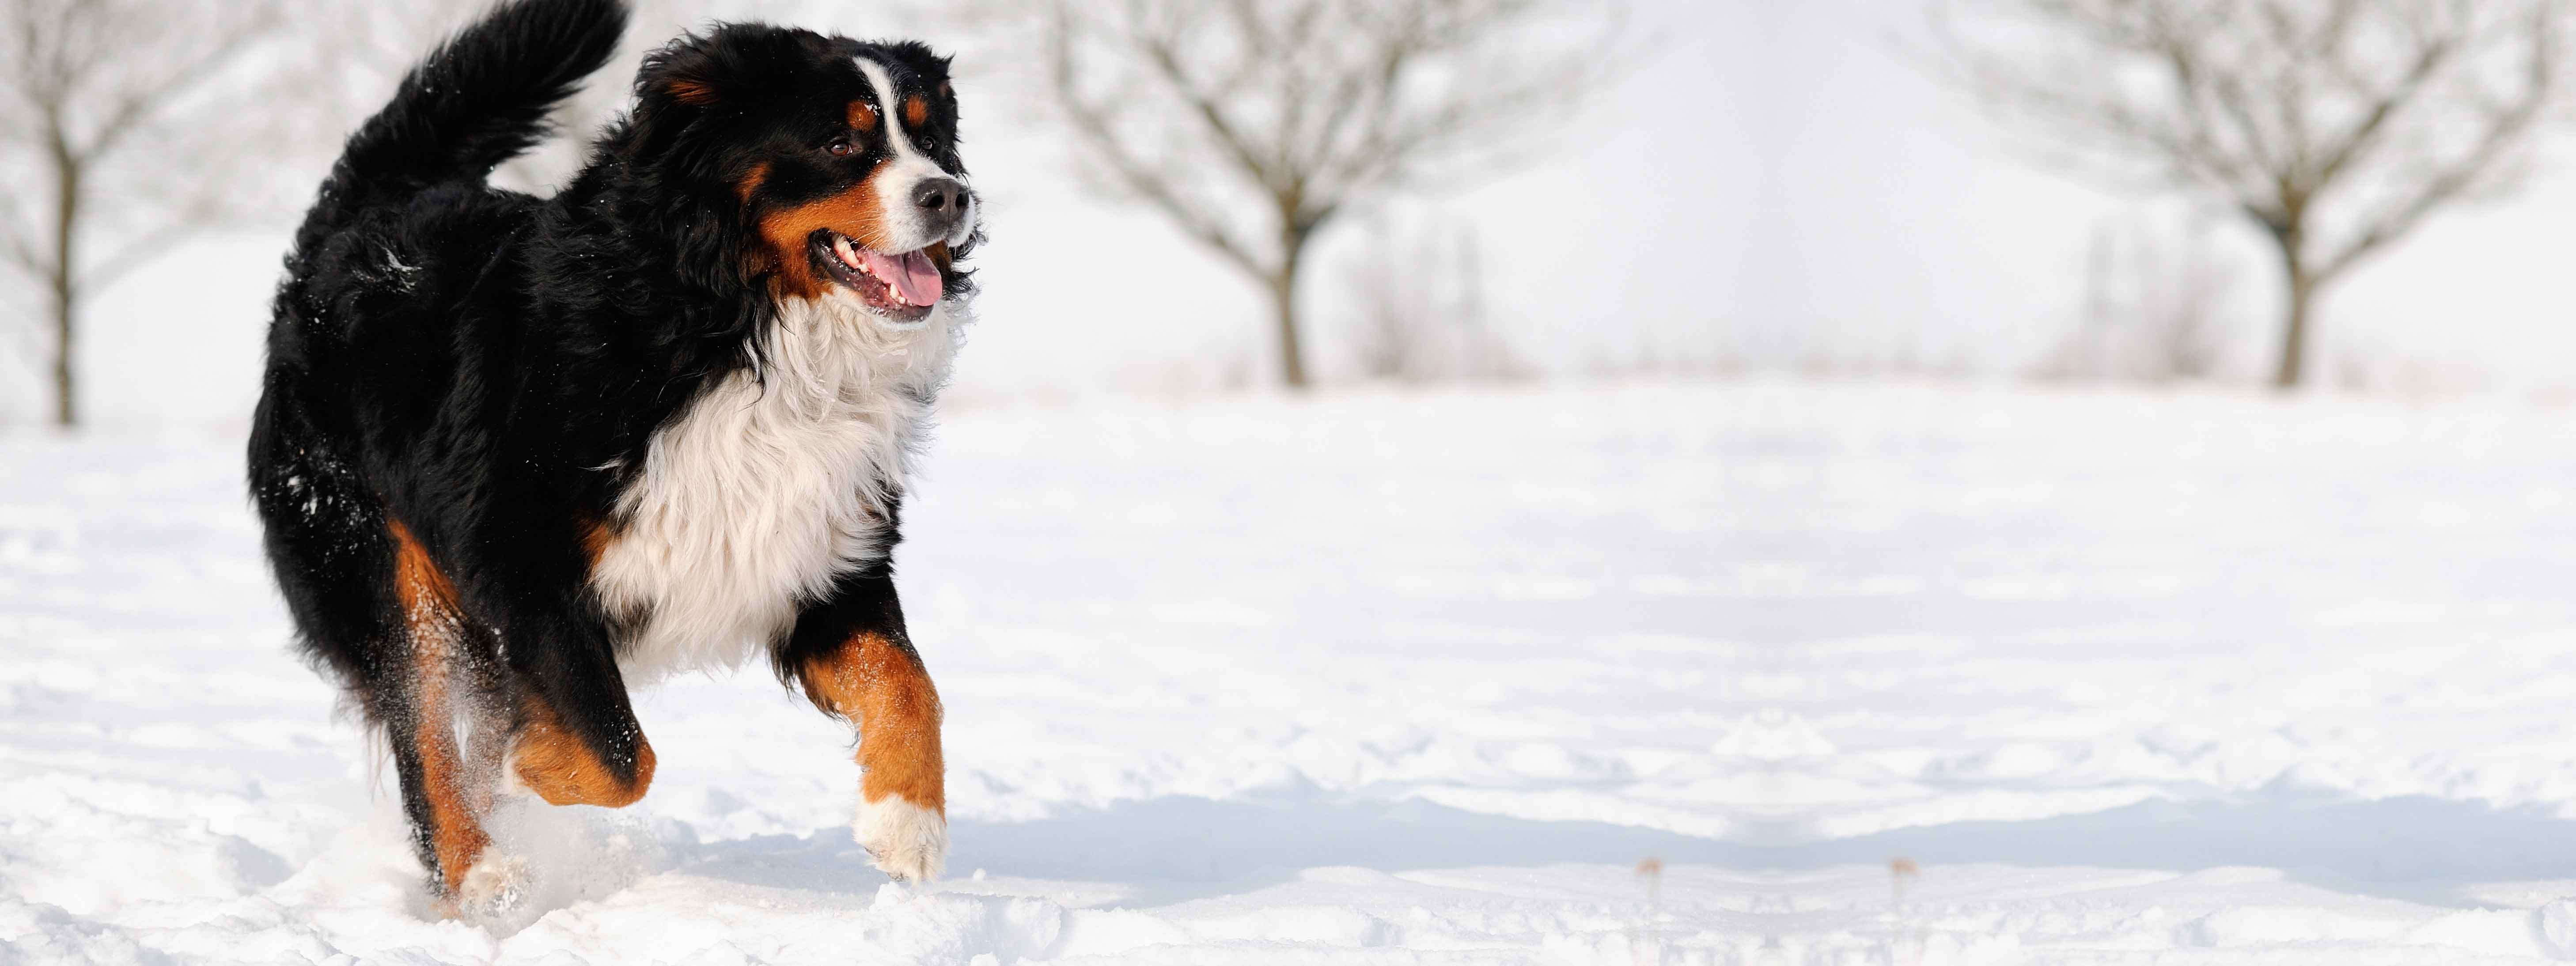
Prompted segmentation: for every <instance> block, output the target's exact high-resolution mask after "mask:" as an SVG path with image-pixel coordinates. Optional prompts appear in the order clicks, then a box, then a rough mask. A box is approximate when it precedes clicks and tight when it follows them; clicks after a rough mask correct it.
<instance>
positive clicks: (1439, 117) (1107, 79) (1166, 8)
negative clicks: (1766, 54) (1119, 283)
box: [984, 0, 1617, 387]
mask: <svg viewBox="0 0 2576 966" xmlns="http://www.w3.org/2000/svg"><path fill="white" fill-rule="evenodd" d="M984 15H985V16H986V17H988V18H991V19H994V20H999V21H1005V22H1010V23H1014V24H1016V26H1018V27H1020V28H1022V29H1023V31H1024V33H1025V35H1026V36H1028V37H1030V38H1032V40H1031V41H1030V42H1031V43H1032V44H1033V45H1034V47H1035V48H1036V51H1037V53H1038V54H1039V55H1040V56H1038V57H1037V58H1036V59H1037V60H1038V61H1039V62H1040V63H1042V64H1043V67H1044V70H1045V72H1046V74H1047V81H1048V87H1049V88H1050V90H1051V91H1052V92H1053V95H1054V99H1055V106H1056V107H1057V108H1058V109H1059V110H1060V112H1061V114H1062V115H1063V117H1064V118H1065V119H1066V120H1068V121H1069V122H1070V123H1071V126H1072V128H1073V130H1074V131H1075V132H1076V133H1077V135H1078V137H1079V141H1080V144H1081V147H1082V149H1083V153H1084V155H1085V156H1086V157H1087V159H1088V160H1089V161H1091V162H1093V163H1094V165H1095V167H1096V169H1097V173H1099V174H1101V175H1103V176H1105V180H1107V181H1108V182H1109V183H1110V184H1111V185H1112V186H1114V187H1116V188H1119V189H1122V190H1124V191H1125V192H1126V193H1128V194H1131V195H1133V196H1134V197H1135V198H1137V199H1140V200H1141V201H1143V202H1144V203H1145V204H1147V205H1149V206H1151V207H1152V208H1153V209H1154V210H1156V211H1158V212H1160V213H1161V214H1162V215H1163V216H1165V217H1166V218H1168V219H1170V220H1171V221H1172V222H1173V223H1174V224H1176V225H1177V226H1179V227H1180V228H1181V230H1182V231H1184V232H1186V233H1187V234H1188V235H1189V237H1190V238H1192V239H1194V240H1196V241H1197V242H1199V243H1200V244H1202V245H1204V246H1205V247H1206V248H1208V249H1209V250H1210V251H1213V252H1215V253H1216V254H1217V255H1218V256H1219V257H1221V258H1222V259H1223V260H1224V261H1225V262H1226V263H1228V264H1230V265H1233V266H1234V267H1236V268H1237V269H1240V270H1241V271H1242V272H1243V273H1244V274H1246V275H1248V276H1250V277H1251V278H1252V279H1253V280H1254V281H1256V282H1258V283H1259V284H1260V285H1261V286H1262V287H1263V288H1264V289H1265V290H1266V291H1267V293H1268V295H1269V298H1270V304H1271V312H1272V316H1273V318H1274V321H1275V325H1276V329H1277V333H1278V342H1279V372H1280V375H1281V378H1282V379H1284V380H1285V381H1286V382H1287V384H1288V385H1290V386H1299V387H1302V386H1305V385H1306V384H1307V383H1308V381H1309V378H1308V373H1307V367H1306V359H1305V350H1304V349H1303V347H1302V346H1301V343H1302V342H1303V335H1302V330H1301V326H1300V324H1299V318H1298V301H1297V287H1298V281H1299V279H1300V277H1301V272H1302V270H1303V269H1304V268H1305V267H1306V261H1307V252H1308V248H1309V246H1310V245H1311V244H1312V243H1313V241H1314V240H1315V238H1316V237H1317V234H1318V233H1319V232H1321V231H1322V230H1323V229H1324V228H1325V227H1326V226H1327V225H1329V224H1331V223H1332V222H1333V221H1334V219H1335V218H1336V217H1337V216H1340V215H1342V214H1343V213H1344V212H1345V211H1346V210H1348V208H1349V206H1350V205H1351V204H1352V203H1353V202H1354V201H1357V200H1359V199H1362V198H1365V197H1369V196H1372V195H1377V194H1382V193H1391V192H1396V191H1401V190H1406V189H1411V188H1416V187H1420V186H1422V185H1424V184H1425V183H1426V182H1429V181H1432V180H1434V179H1438V180H1439V181H1440V183H1441V184H1443V185H1452V186H1454V185H1455V184H1457V183H1459V180H1460V179H1462V178H1465V177H1468V176H1472V175H1475V174H1479V173H1484V172H1488V171H1491V170H1493V169H1494V167H1496V166H1497V165H1498V164H1501V163H1504V162H1507V161H1509V160H1511V159H1513V158H1515V157H1518V156H1526V154H1527V153H1528V152H1527V150H1526V149H1528V148H1530V147H1532V146H1533V145H1534V144H1536V143H1537V142H1538V141H1540V140H1541V139H1543V138H1545V137H1547V136H1548V135H1551V134H1555V133H1558V132H1562V131H1564V130H1566V129H1568V128H1569V127H1570V126H1571V124H1572V123H1573V121H1574V120H1575V119H1574V118H1573V117H1571V116H1569V115H1568V114H1567V113H1565V112H1566V111H1567V110H1568V109H1570V108H1571V106H1572V105H1573V104H1574V103H1575V102H1576V100H1577V99H1578V98H1579V97H1580V96H1581V95H1582V94H1584V93H1585V92H1586V91H1587V90H1589V89H1592V88H1595V87H1597V86H1599V82H1600V81H1601V80H1603V79H1604V78H1605V76H1606V75H1605V71H1604V69H1603V68H1604V66H1605V65H1608V64H1611V63H1615V62H1616V61H1617V57H1616V56H1615V54H1607V53H1605V52H1604V51H1603V50H1602V49H1601V48H1600V45H1599V42H1600V41H1602V40H1603V39H1604V38H1607V37H1609V36H1610V35H1611V28H1612V26H1613V25H1614V24H1615V23H1616V19H1615V18H1605V17H1603V16H1602V15H1601V13H1600V8H1598V7H1575V6H1570V5H1567V6H1560V5H1558V4H1557V3H1554V2H1550V0H1114V2H1113V0H1020V2H1014V0H994V2H991V3H988V4H986V5H985V9H984Z"/></svg>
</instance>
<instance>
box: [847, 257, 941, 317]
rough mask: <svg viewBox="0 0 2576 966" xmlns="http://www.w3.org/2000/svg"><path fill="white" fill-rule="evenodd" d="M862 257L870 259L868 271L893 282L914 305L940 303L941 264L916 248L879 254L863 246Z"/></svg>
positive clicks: (895, 287)
mask: <svg viewBox="0 0 2576 966" xmlns="http://www.w3.org/2000/svg"><path fill="white" fill-rule="evenodd" d="M859 257H861V258H865V259H867V260H868V271H870V272H873V273H875V274H876V277H878V278H880V279H884V280H885V282H886V284H889V285H892V286H894V289H895V291H896V292H898V293H901V294H902V295H903V300H904V301H906V302H910V303H912V304H914V305H937V304H939V290H940V284H939V266H936V265H932V264H930V256H928V255H924V254H922V253H920V252H917V251H914V252H906V253H904V254H901V255H879V254H877V253H875V252H872V251H868V250H866V249H860V250H859Z"/></svg>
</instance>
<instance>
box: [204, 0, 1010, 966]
mask: <svg viewBox="0 0 2576 966" xmlns="http://www.w3.org/2000/svg"><path fill="white" fill-rule="evenodd" d="M626 20H627V12H626V9H625V6H624V4H623V3H621V2H618V0H510V2H507V3H505V4H503V5H502V6H500V7H498V8H497V9H495V10H493V11H492V12H491V13H490V14H489V15H488V16H486V17H485V18H484V19H483V20H482V21H481V22H479V23H477V24H475V25H474V26H472V27H469V28H467V29H466V30H464V31H463V32H462V33H460V34H458V35H457V36H455V37H454V38H452V39H450V40H449V41H448V42H447V43H446V44H445V45H444V46H442V47H441V48H439V49H438V50H437V51H436V52H435V53H433V54H432V55H431V56H430V57H429V58H428V59H427V60H426V61H424V62H423V63H421V64H420V65H419V66H417V67H415V68H414V69H413V70H412V71H411V72H410V74H409V75H408V76H407V77H406V78H405V79H404V80H403V82H402V84H401V86H400V88H399V89H398V90H397V91H396V92H395V94H394V97H393V100H392V102H391V103H389V104H387V105H386V106H385V107H384V109H383V110H382V111H381V112H380V113H378V114H377V115H376V116H375V117H374V118H372V119H371V120H369V121H367V122H366V124H365V125H364V126H362V127H360V128H359V129H358V131H357V132H356V133H355V134H354V135H352V136H351V137H350V138H349V141H348V144H347V148H346V151H345V153H343V154H342V155H341V157H340V159H339V161H338V163H337V164H336V166H334V168H333V169H332V171H331V173H330V175H329V177H328V178H327V179H326V180H325V181H324V182H323V183H322V187H321V191H320V194H319V196H318V198H317V200H316V201H315V202H314V205H313V207H312V209H311V211H310V212H309V213H307V215H306V216H305V220H304V223H303V225H302V226H301V228H300V229H299V230H298V231H297V232H296V235H295V243H294V250H293V252H292V253H291V254H290V255H289V256H288V258H287V261H286V269H287V270H286V279H285V281H284V283H283V284H282V285H281V287H280V288H279V290H278V293H277V299H276V306H275V318H274V321H273V322H272V324H271V326H270V329H269V336H268V363H267V370H266V375H265V378H264V381H263V387H262V395H261V397H260V403H259V408H258V412H257V415H256V417H255V422H254V426H253V428H252V431H251V438H250V454H249V455H250V490H251V494H252V498H253V500H254V502H255V503H256V505H257V508H258V512H259V515H260V518H261V520H262V522H263V523H264V524H265V526H266V550H267V556H268V560H269V563H270V565H271V567H272V568H273V569H274V571H275V573H276V577H277V582H278V586H279V587H280V588H281V590H282V591H283V593H284V596H285V598H286V601H287V604H288V607H289V610H290V611H291V612H292V614H293V616H294V620H295V626H296V629H297V640H298V644H299V646H300V647H301V648H302V649H303V651H304V652H306V653H307V654H308V655H309V656H310V658H311V660H312V661H313V663H314V664H315V666H316V667H317V669H319V670H321V671H322V672H323V673H325V674H326V675H327V676H329V677H331V678H333V679H335V680H336V682H337V683H339V684H340V685H341V686H343V687H344V688H345V689H346V691H347V693H348V695H349V698H350V704H351V705H353V706H354V707H355V708H356V709H358V710H359V711H360V712H361V713H363V715H364V716H365V718H366V719H367V721H368V722H369V724H370V725H371V726H373V727H374V728H376V729H379V730H380V731H381V733H382V735H383V736H384V738H385V739H386V741H387V743H388V744H390V746H391V749H392V757H393V761H394V763H395V765H396V768H397V771H398V774H399V777H400V782H401V786H402V796H403V804H404V808H405V812H406V814H407V816H408V817H409V819H410V823H411V832H412V844H413V846H414V848H415V850H416V851H417V852H418V854H419V857H420V860H421V863H422V864H423V865H424V866H425V867H426V868H427V870H428V874H429V879H430V888H431V891H432V893H433V895H434V896H435V898H436V900H437V902H438V904H439V906H440V908H441V909H442V910H443V911H445V912H447V913H448V914H467V915H470V914H473V913H474V912H475V910H476V909H478V908H482V907H486V906H488V905H489V904H491V903H494V902H497V901H501V898H500V897H503V896H506V895H507V894H508V893H509V892H510V890H511V886H512V883H511V877H512V872H511V866H512V864H513V863H514V861H515V860H512V859H510V858H508V857H506V856H502V855H499V854H498V853H497V852H496V851H495V850H494V849H493V847H492V843H491V839H490V837H489V835H487V833H486V832H485V831H484V827H483V817H484V815H485V813H486V812H487V810H488V809H489V808H490V807H491V805H492V803H493V801H494V799H495V797H496V795H498V794H501V793H503V792H505V791H506V792H519V791H532V792H534V793H535V794H536V795H537V796H539V797H541V798H543V799H544V800H545V801H547V802H550V803H553V804H557V805H568V804H585V805H600V806H607V807H619V806H624V805H627V804H629V803H632V802H634V801H635V800H636V799H638V798H640V797H641V796H643V794H644V791H645V787H646V786H647V785H649V784H650V783H651V782H652V779H653V747H652V745H651V744H649V743H647V742H646V741H645V739H644V733H643V731H642V729H641V728H639V727H638V726H637V724H636V720H635V715H634V711H633V710H632V707H631V706H630V704H629V703H628V697H627V689H628V688H629V686H631V685H635V684H639V683H644V682H647V681H650V680H652V679H654V678H656V677H658V676H661V675H664V674H668V673H670V672H672V671H676V670H682V669H690V668H709V667H724V666H731V665H735V664H738V663H740V662H743V661H745V660H747V659H749V658H750V657H752V656H753V655H755V654H758V655H763V656H765V657H767V659H768V660H769V663H770V664H771V665H772V666H773V667H774V668H775V669H776V671H777V674H778V677H779V679H780V681H781V683H783V684H787V685H789V686H791V687H800V688H801V689H802V690H803V692H804V693H805V695H807V696H808V697H809V698H811V699H812V701H813V702H814V704H815V706H816V707H818V708H820V709H821V710H822V711H823V712H825V713H826V714H829V715H833V716H836V717H839V718H841V719H844V720H846V721H847V722H849V723H850V724H851V725H852V726H853V727H855V728H856V729H857V732H858V738H859V743H858V753H857V759H858V765H859V767H860V769H861V777H860V780H859V794H858V806H857V816H856V821H855V828H854V832H855V835H856V838H857V839H858V841H859V843H860V844H861V845H864V846H865V847H866V848H867V850H868V851H869V853H870V854H871V855H872V856H873V857H874V859H875V862H876V865H877V866H878V867H879V868H881V869H883V870H885V871H886V872H887V873H889V874H892V875H894V876H896V877H898V878H901V879H907V880H925V879H929V878H932V877H934V876H936V875H937V874H938V872H939V870H940V868H941V864H942V859H943V856H944V854H945V851H946V848H947V831H946V829H947V819H946V814H947V812H946V801H945V797H944V792H943V788H944V782H943V768H942V765H941V759H940V739H939V727H940V705H939V697H938V694H937V692H936V690H935V689H933V687H932V686H931V681H930V677H929V675H928V674H927V673H926V672H925V670H924V669H923V666H922V661H921V657H920V655H919V654H918V653H916V652H915V651H914V649H913V645H912V641H911V640H910V638H909V637H908V636H907V635H906V634H905V631H904V620H903V610H902V607H901V606H900V604H899V603H898V602H897V600H896V595H895V585H894V578H893V574H892V571H891V569H890V567H889V565H888V558H889V554H890V552H891V551H892V549H893V547H894V545H895V541H896V539H897V526H898V515H899V514H898V511H899V509H900V507H901V505H902V497H903V492H904V483H905V477H906V469H907V462H908V460H909V456H910V453H911V452H912V450H913V449H914V447H915V446H916V445H917V444H918V443H919V441H920V439H921V435H922V431H923V424H924V421H925V420H926V419H927V417H928V414H929V412H930V409H931V405H932V401H933V399H934V398H935V397H936V395H937V394H938V391H939V389H940V387H941V385H942V383H943V382H944V380H945V379H946V377H947V373H948V369H949V361H950V358H951V356H952V355H953V354H954V352H955V351H956V348H957V343H958V334H959V331H960V329H961V328H962V327H963V326H964V325H965V324H966V321H967V318H968V310H967V302H968V299H969V298H970V297H971V295H972V293H973V291H974V287H973V283H972V279H971V277H970V274H969V273H968V272H967V271H966V270H965V268H964V265H963V262H964V261H965V259H966V258H967V255H968V253H969V252H970V251H971V250H972V249H973V247H974V246H975V244H976V243H977V241H978V240H979V239H980V238H981V233H980V230H979V222H978V218H977V200H976V196H975V193H974V192H973V191H972V190H971V189H970V188H969V187H968V184H967V181H966V168H965V166H964V165H963V164H962V163H960V161H959V159H958V155H957V100H956V96H955V92H954V91H953V90H952V89H951V87H950V84H949V76H948V61H947V60H946V59H945V58H942V57H940V56H937V55H935V54H933V53H932V52H931V50H930V49H929V48H927V47H925V46H923V45H921V44H918V43H910V42H903V43H874V42H861V41H857V40H851V39H849V38H845V37H833V36H825V35H822V34H818V33H814V32H811V31H805V30H793V29H786V28H782V27H775V26H769V25H765V24H753V23H737V24H728V25H723V26H719V27H715V28H712V29H710V30H708V31H706V32H704V33H698V34H690V35H685V36H682V37H681V38H680V39H678V40H676V41H673V42H672V43H671V44H669V45H668V46H665V47H663V48H661V49H660V50H659V51H657V52H655V53H653V54H651V55H650V56H649V57H648V58H647V59H646V60H645V62H644V65H643V68H642V69H641V71H640V72H639V73H638V74H637V75H636V79H635V88H634V94H635V101H634V105H633V107H632V109H631V111H630V112H629V113H628V114H627V115H626V116H625V117H623V118H622V119H620V120H618V121H616V122H614V123H612V124H610V125H608V126H607V127H606V128H605V129H604V130H603V131H602V132H601V133H600V135H599V137H598V139H597V141H596V143H595V144H594V146H593V148H592V150H591V153H590V156H589V161H588V164H587V165H586V167H584V169H583V170H582V171H581V172H580V173H579V175H578V176H576V177H575V178H573V179H572V181H571V182H570V183H569V184H567V185H566V186H564V187H563V188H562V190H561V191H560V192H558V193H556V194H555V195H554V196H552V197H546V198H540V197H535V196H532V195H527V194H522V193H518V192H513V191H505V190H500V189H497V188H494V187H491V186H490V185H488V184H486V183H485V178H486V176H487V175H489V174H490V173H491V171H492V170H493V168H494V167H495V166H497V165H499V164H500V163H502V162H503V161H506V160H508V159H509V158H511V157H513V156H515V155H517V154H519V153H521V152H523V151H525V150H527V149H528V148H529V147H531V146H533V145H534V144H535V143H537V142H538V141H539V140H540V139H541V138H543V137H545V136H546V134H547V129H546V127H545V121H544V119H545V116H546V114H547V112H548V110H549V109H550V108H551V107H552V106H553V105H555V104H556V102H558V101H560V100H562V99H563V98H564V97H566V96H567V95H569V94H570V93H571V92H572V91H573V90H574V89H575V88H576V86H577V85H578V84H579V83H580V81H581V80H582V78H584V77H586V76H587V75H589V74H591V73H592V72H593V71H595V70H597V69H598V68H599V67H600V66H601V65H602V64H603V63H605V62H606V61H607V60H608V59H609V57H610V56H611V55H612V53H613V52H614V50H615V49H616V45H617V41H618V37H619V35H620V34H621V33H622V32H623V30H624V28H625V25H626Z"/></svg>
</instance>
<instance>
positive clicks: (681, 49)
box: [635, 29, 726, 111]
mask: <svg viewBox="0 0 2576 966" xmlns="http://www.w3.org/2000/svg"><path fill="white" fill-rule="evenodd" d="M723 33H724V31H723V30H722V29H719V30H717V31H716V32H713V33H707V34H697V33H686V34H681V35H680V37H679V39H677V40H673V41H671V42H670V43H668V44H664V45H663V46H662V48H661V49H659V50H656V51H654V52H652V53H650V54H646V55H644V67H643V69H642V70H638V71H636V72H635V99H636V102H637V103H636V106H637V108H638V109H641V110H648V111H649V110H653V109H655V108H657V107H662V106H666V105H670V106H678V107H682V108H703V107H711V106H714V105H715V103H716V102H717V101H720V100H722V99H723V98H724V89H725V87H726V77H725V74H726V70H725V64H724V63H723V61H724V58H723V57H722V56H721V55H719V54H718V53H717V51H718V50H719V49H720V47H719V45H720V43H721V41H722V35H723Z"/></svg>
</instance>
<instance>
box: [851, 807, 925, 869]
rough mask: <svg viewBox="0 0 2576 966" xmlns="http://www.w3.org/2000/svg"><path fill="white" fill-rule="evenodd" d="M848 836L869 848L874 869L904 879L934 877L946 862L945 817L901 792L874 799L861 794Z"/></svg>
mask: <svg viewBox="0 0 2576 966" xmlns="http://www.w3.org/2000/svg"><path fill="white" fill-rule="evenodd" d="M850 837H851V838H855V839H857V840H859V845H860V846H862V847H864V848H866V849H867V850H868V855H869V857H871V858H873V859H875V860H876V866H877V868H880V869H883V870H885V873H886V874H887V875H890V876H893V877H895V878H897V879H902V880H904V881H906V882H928V881H930V880H932V879H936V878H938V877H939V870H940V869H941V868H942V867H943V866H945V865H946V864H947V861H948V819H947V818H946V817H945V816H942V815H940V814H939V813H938V812H934V811H931V810H929V809H926V808H923V807H921V806H919V805H915V804H913V803H912V802H911V801H909V800H907V799H905V798H904V797H903V796H901V795H887V796H885V797H883V798H879V799H877V800H876V801H873V802H871V801H868V800H867V799H866V798H865V797H861V798H860V799H859V814H858V817H857V818H856V819H854V820H852V821H851V823H850Z"/></svg>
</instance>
